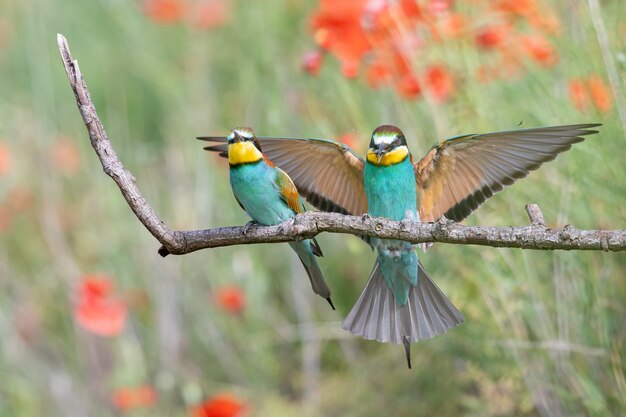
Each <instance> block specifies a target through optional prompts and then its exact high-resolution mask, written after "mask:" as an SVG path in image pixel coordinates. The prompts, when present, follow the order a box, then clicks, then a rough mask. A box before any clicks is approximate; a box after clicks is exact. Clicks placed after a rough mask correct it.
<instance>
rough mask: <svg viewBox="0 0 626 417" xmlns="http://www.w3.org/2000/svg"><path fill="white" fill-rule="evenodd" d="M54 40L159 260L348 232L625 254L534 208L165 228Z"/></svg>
mask: <svg viewBox="0 0 626 417" xmlns="http://www.w3.org/2000/svg"><path fill="white" fill-rule="evenodd" d="M57 40H58V44H59V50H60V52H61V57H62V58H63V65H64V66H65V70H66V72H67V75H68V78H69V80H70V85H71V87H72V90H74V94H75V96H76V102H77V104H78V108H79V110H80V112H81V114H82V116H83V120H84V122H85V125H86V126H87V131H88V132H89V138H90V139H91V144H92V146H93V148H94V150H95V151H96V153H97V154H98V157H99V158H100V162H101V163H102V167H103V169H104V172H105V173H106V174H107V175H109V176H110V177H111V178H113V180H114V181H115V183H116V184H117V185H118V187H119V189H120V191H121V192H122V195H123V196H124V198H125V199H126V202H127V203H128V205H129V206H130V208H131V209H132V210H133V212H134V213H135V215H136V216H137V218H138V219H139V221H141V223H142V224H143V225H144V226H145V227H146V229H148V231H149V232H150V233H152V235H153V236H154V237H155V238H156V239H157V240H158V241H159V242H160V243H161V244H162V245H163V246H162V247H161V248H160V249H159V253H160V254H161V255H162V256H166V255H168V254H170V253H171V254H176V255H182V254H186V253H190V252H194V251H197V250H200V249H206V248H216V247H220V246H230V245H242V244H250V243H270V242H287V241H293V240H299V239H305V238H311V237H314V236H316V235H317V234H319V233H321V232H331V233H349V234H353V235H361V236H370V237H379V238H386V239H398V240H404V241H407V242H411V243H425V242H442V243H453V244H471V245H483V246H492V247H500V248H504V247H506V248H521V249H542V250H546V249H547V250H553V249H562V250H574V249H577V250H603V251H623V250H626V230H579V229H576V228H574V227H572V226H569V225H568V226H565V227H564V228H562V229H549V228H547V227H546V226H545V225H544V220H543V215H542V214H541V210H539V207H538V206H536V205H529V206H527V211H528V214H529V217H530V219H531V222H532V224H531V225H529V226H509V227H484V226H482V227H479V226H464V225H461V224H458V223H454V222H452V221H450V220H447V219H445V218H442V219H440V220H439V221H437V222H435V223H413V222H404V221H403V222H397V221H393V220H389V219H384V218H373V217H369V216H367V215H365V216H345V215H341V214H337V213H322V212H308V213H304V214H300V215H298V216H296V217H295V218H294V219H292V220H289V221H286V222H284V223H281V224H279V225H276V226H251V227H249V228H247V229H246V228H244V227H220V228H215V229H208V230H189V231H175V230H171V229H170V228H168V227H167V226H166V225H165V223H163V222H162V221H161V220H160V219H159V217H158V216H157V214H156V212H155V211H154V210H153V209H152V207H150V205H149V204H148V202H147V201H146V199H145V198H144V197H143V196H142V195H141V193H140V191H139V189H138V188H137V185H136V183H135V179H134V177H133V175H132V174H131V173H130V172H129V171H127V170H126V169H125V168H124V166H123V165H122V163H121V162H120V161H119V159H118V157H117V154H116V153H115V151H114V150H113V147H112V145H111V142H110V141H109V139H108V137H107V135H106V132H105V130H104V127H103V126H102V123H101V122H100V119H98V115H97V113H96V109H95V108H94V105H93V102H92V101H91V98H90V97H89V92H88V90H87V86H86V84H85V81H84V80H83V77H82V74H81V73H80V69H79V68H78V63H77V62H76V61H75V60H74V59H73V58H72V55H71V54H70V50H69V46H68V44H67V40H66V39H65V37H63V35H60V34H59V35H57Z"/></svg>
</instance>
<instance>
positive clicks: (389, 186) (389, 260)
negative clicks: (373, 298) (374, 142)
mask: <svg viewBox="0 0 626 417" xmlns="http://www.w3.org/2000/svg"><path fill="white" fill-rule="evenodd" d="M363 178H364V186H365V194H366V196H367V211H368V213H369V215H370V216H374V217H386V218H389V219H392V220H404V219H409V220H413V221H419V217H418V213H417V194H416V188H415V187H416V184H415V173H414V171H413V165H412V164H411V163H410V160H409V158H407V159H406V160H404V161H403V162H400V163H398V164H395V165H389V166H378V165H374V164H371V163H369V162H367V163H366V164H365V170H364V172H363ZM372 244H373V245H374V247H375V248H376V249H377V250H378V262H379V263H380V268H381V272H382V274H383V278H384V279H385V282H386V283H387V285H388V286H389V288H391V290H392V291H393V293H394V296H395V298H396V302H397V303H398V304H400V305H404V304H406V303H407V301H408V294H409V288H410V286H411V285H417V265H418V261H417V254H416V253H415V250H414V249H413V245H411V244H410V243H408V242H403V241H400V240H390V239H372Z"/></svg>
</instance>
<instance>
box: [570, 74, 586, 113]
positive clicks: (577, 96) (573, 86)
mask: <svg viewBox="0 0 626 417" xmlns="http://www.w3.org/2000/svg"><path fill="white" fill-rule="evenodd" d="M568 92H569V99H570V101H571V102H572V105H573V106H574V107H575V108H576V110H578V111H580V112H584V111H586V110H587V108H588V107H589V92H588V91H587V86H586V85H585V82H584V81H583V80H582V79H580V78H573V79H571V80H570V82H569V86H568Z"/></svg>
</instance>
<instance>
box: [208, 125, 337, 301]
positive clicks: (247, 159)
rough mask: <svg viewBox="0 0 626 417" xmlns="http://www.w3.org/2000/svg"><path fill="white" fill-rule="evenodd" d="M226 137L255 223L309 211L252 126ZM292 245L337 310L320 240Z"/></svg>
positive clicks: (238, 189)
mask: <svg viewBox="0 0 626 417" xmlns="http://www.w3.org/2000/svg"><path fill="white" fill-rule="evenodd" d="M226 140H227V147H226V148H225V149H223V153H222V156H227V157H228V164H229V166H230V185H231V187H232V189H233V194H234V195H235V199H236V200H237V202H238V203H239V205H240V206H241V208H243V209H244V211H245V212H246V213H248V215H249V216H250V217H251V218H252V220H253V222H255V223H258V224H262V225H265V226H269V225H274V224H279V223H282V222H284V221H285V220H287V219H290V218H292V217H295V215H296V214H297V213H303V212H304V211H305V208H304V203H303V201H302V199H301V198H300V195H299V194H298V190H297V189H296V186H295V185H294V183H293V181H292V180H291V178H289V176H288V175H287V174H286V173H285V172H284V171H283V170H282V169H280V168H277V167H276V166H274V164H273V163H272V162H271V161H270V159H268V158H267V156H265V155H264V154H263V152H262V150H261V149H262V148H261V145H260V143H259V140H258V139H257V138H256V136H255V135H254V132H253V131H252V129H250V128H237V129H234V130H233V131H232V132H231V133H230V134H229V135H228V137H227V138H226ZM209 148H210V147H209ZM289 245H290V246H291V248H292V249H293V250H294V251H295V252H296V254H297V255H298V257H299V258H300V261H302V265H303V266H304V269H305V270H306V273H307V275H308V276H309V280H310V281H311V287H312V288H313V291H314V292H315V293H316V294H318V295H320V296H321V297H323V298H325V299H326V300H327V301H328V303H329V304H330V306H331V307H332V308H333V310H334V309H335V306H334V305H333V303H332V301H331V299H330V289H329V288H328V285H326V281H325V280H324V276H323V275H322V271H321V270H320V267H319V265H318V264H317V260H316V259H315V256H322V251H321V249H320V247H319V245H318V243H317V241H316V240H315V239H306V240H302V241H300V242H289Z"/></svg>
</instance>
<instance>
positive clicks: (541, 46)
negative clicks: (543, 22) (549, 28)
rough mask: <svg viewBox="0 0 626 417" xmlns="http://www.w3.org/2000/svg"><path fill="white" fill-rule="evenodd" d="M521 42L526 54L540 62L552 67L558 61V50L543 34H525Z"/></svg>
mask: <svg viewBox="0 0 626 417" xmlns="http://www.w3.org/2000/svg"><path fill="white" fill-rule="evenodd" d="M521 42H522V47H523V48H524V51H525V52H526V54H527V55H528V56H529V57H531V58H532V59H533V60H535V61H537V62H538V63H540V64H542V65H544V66H546V67H551V66H553V65H555V64H556V63H557V62H558V55H557V53H556V50H555V49H554V47H553V46H552V44H550V42H548V41H547V40H546V38H544V37H543V36H542V35H539V34H536V35H525V36H522V37H521Z"/></svg>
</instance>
